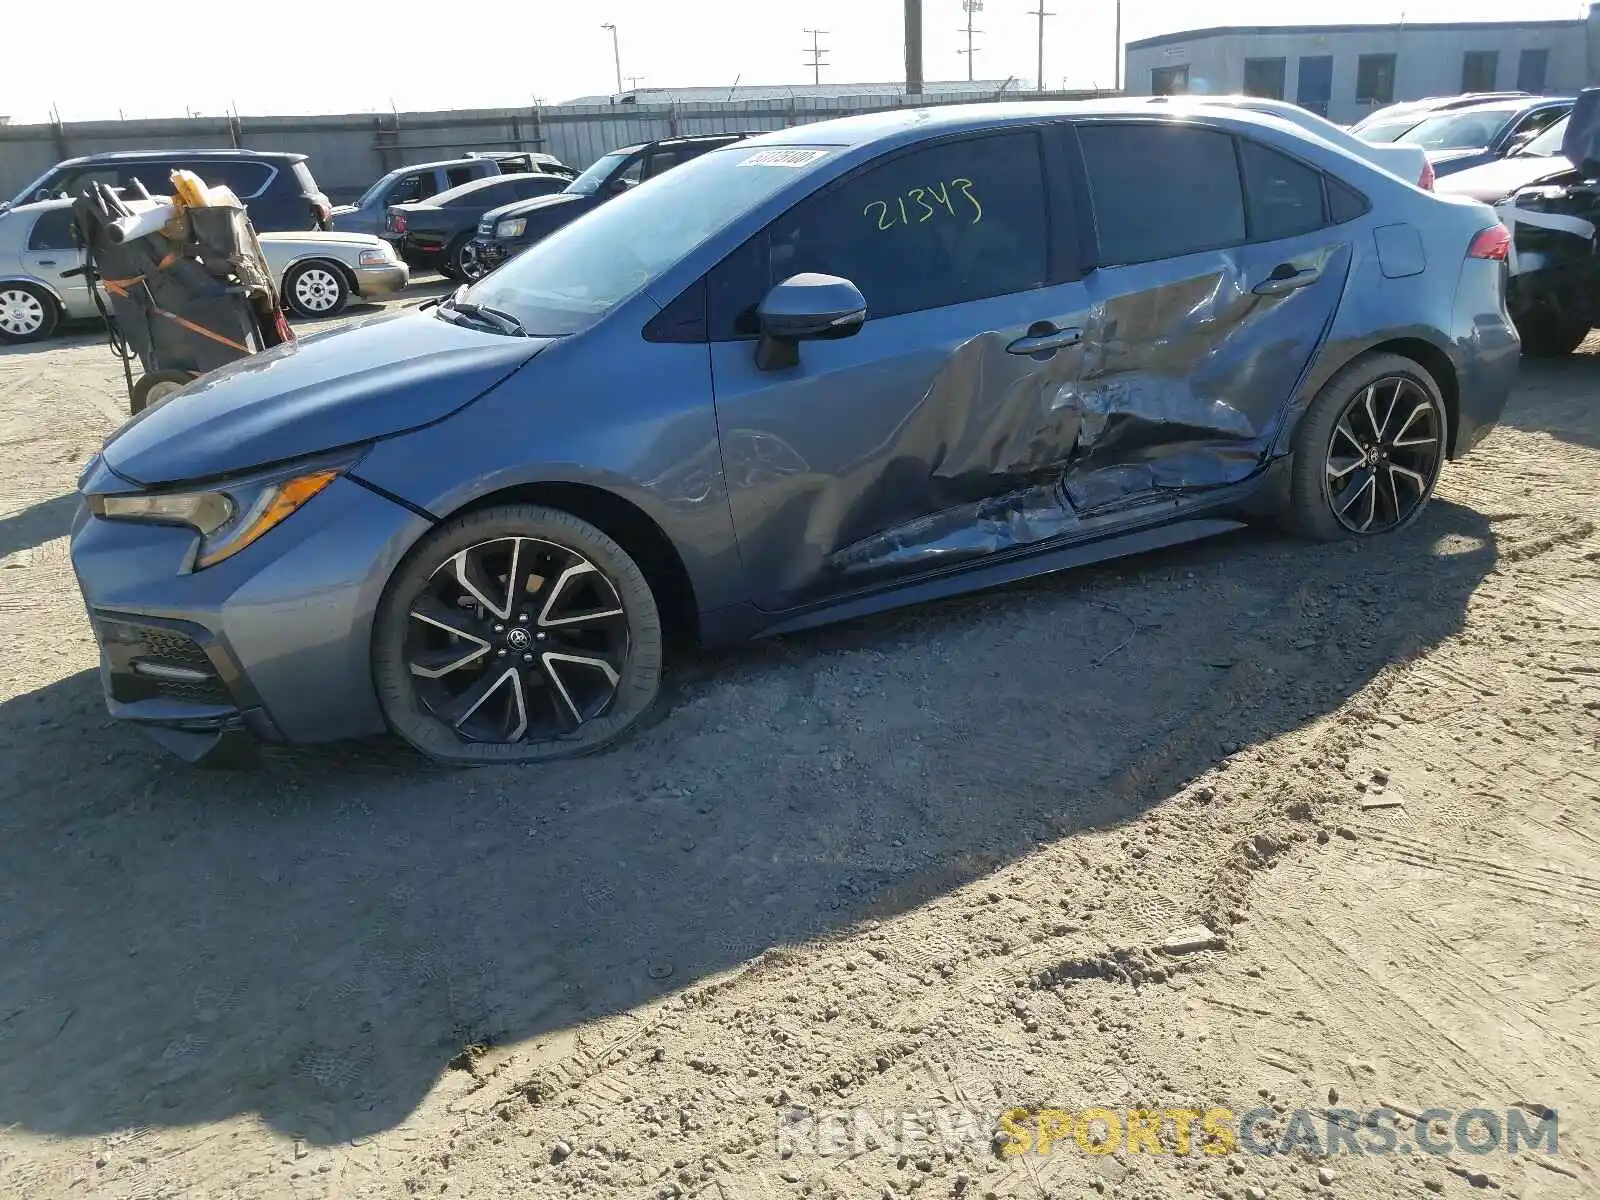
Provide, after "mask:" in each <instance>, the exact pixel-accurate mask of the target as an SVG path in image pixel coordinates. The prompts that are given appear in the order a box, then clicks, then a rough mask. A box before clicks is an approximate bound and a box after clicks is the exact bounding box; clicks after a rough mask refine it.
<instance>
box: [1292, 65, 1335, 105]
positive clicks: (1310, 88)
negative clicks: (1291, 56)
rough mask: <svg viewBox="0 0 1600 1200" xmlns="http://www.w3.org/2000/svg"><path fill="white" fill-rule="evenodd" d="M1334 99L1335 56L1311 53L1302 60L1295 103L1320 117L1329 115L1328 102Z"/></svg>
mask: <svg viewBox="0 0 1600 1200" xmlns="http://www.w3.org/2000/svg"><path fill="white" fill-rule="evenodd" d="M1332 99H1333V56H1332V55H1331V54H1311V55H1307V56H1306V57H1304V58H1302V59H1301V60H1300V84H1299V88H1298V89H1297V92H1296V95H1295V103H1297V104H1299V105H1300V107H1301V108H1303V109H1306V110H1307V111H1308V112H1314V113H1316V114H1317V116H1319V117H1325V116H1327V115H1328V102H1329V101H1330V100H1332Z"/></svg>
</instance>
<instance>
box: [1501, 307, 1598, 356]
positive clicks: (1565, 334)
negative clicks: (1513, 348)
mask: <svg viewBox="0 0 1600 1200" xmlns="http://www.w3.org/2000/svg"><path fill="white" fill-rule="evenodd" d="M1517 334H1518V336H1519V337H1521V338H1522V353H1523V354H1524V355H1526V356H1527V357H1528V358H1565V357H1566V356H1567V355H1569V354H1571V353H1572V352H1573V351H1574V350H1576V349H1577V348H1578V347H1579V346H1581V345H1583V341H1584V339H1585V338H1587V337H1588V336H1589V323H1588V322H1587V321H1585V320H1584V319H1583V318H1581V317H1579V318H1573V317H1568V316H1564V315H1562V314H1561V313H1554V312H1548V311H1540V312H1531V313H1528V314H1526V315H1525V316H1523V317H1522V318H1521V319H1519V320H1518V321H1517Z"/></svg>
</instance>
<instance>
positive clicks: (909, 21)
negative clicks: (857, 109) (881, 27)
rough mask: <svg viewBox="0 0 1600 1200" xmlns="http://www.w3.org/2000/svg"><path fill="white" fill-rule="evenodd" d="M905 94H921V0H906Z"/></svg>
mask: <svg viewBox="0 0 1600 1200" xmlns="http://www.w3.org/2000/svg"><path fill="white" fill-rule="evenodd" d="M1040 3H1043V0H1040ZM906 95H908V96H920V95H922V0H906Z"/></svg>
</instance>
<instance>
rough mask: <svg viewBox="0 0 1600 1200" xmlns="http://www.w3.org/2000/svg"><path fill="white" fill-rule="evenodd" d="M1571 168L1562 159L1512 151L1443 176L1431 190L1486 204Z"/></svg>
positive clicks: (1561, 173) (1562, 173)
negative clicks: (1494, 159) (1506, 154)
mask: <svg viewBox="0 0 1600 1200" xmlns="http://www.w3.org/2000/svg"><path fill="white" fill-rule="evenodd" d="M1570 170H1572V165H1571V164H1570V163H1569V162H1567V160H1566V159H1564V158H1558V157H1554V156H1552V157H1550V158H1537V157H1535V156H1533V155H1531V154H1522V155H1516V154H1514V155H1512V156H1511V157H1510V158H1502V159H1497V160H1496V161H1494V162H1487V163H1484V164H1483V165H1482V166H1480V167H1468V168H1467V169H1466V170H1465V171H1457V172H1456V173H1455V174H1454V175H1446V176H1445V177H1444V178H1443V179H1441V180H1439V181H1438V182H1437V183H1436V184H1434V190H1435V191H1438V192H1449V193H1451V194H1453V195H1457V196H1470V197H1471V198H1472V199H1474V200H1482V201H1483V202H1484V203H1485V204H1493V203H1494V202H1495V201H1497V200H1503V199H1504V198H1505V197H1507V196H1509V195H1510V194H1511V193H1512V192H1514V191H1516V190H1517V189H1518V188H1524V187H1527V186H1528V185H1529V184H1534V183H1538V182H1539V181H1540V180H1541V179H1546V178H1548V177H1550V176H1552V175H1564V174H1566V173H1567V172H1568V171H1570Z"/></svg>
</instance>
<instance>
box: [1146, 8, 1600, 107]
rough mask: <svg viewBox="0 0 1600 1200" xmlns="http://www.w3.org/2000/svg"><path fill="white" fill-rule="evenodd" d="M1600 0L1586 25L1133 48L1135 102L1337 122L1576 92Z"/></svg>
mask: <svg viewBox="0 0 1600 1200" xmlns="http://www.w3.org/2000/svg"><path fill="white" fill-rule="evenodd" d="M1597 52H1600V4H1597V5H1595V6H1593V7H1592V8H1591V9H1590V11H1589V16H1588V19H1587V20H1585V19H1582V18H1579V19H1576V20H1571V21H1477V22H1467V21H1463V22H1453V23H1430V24H1409V25H1408V24H1405V23H1403V22H1402V23H1398V24H1393V25H1258V26H1230V27H1221V28H1213V29H1195V30H1190V31H1188V32H1186V33H1168V34H1162V35H1161V36H1159V37H1150V38H1142V39H1140V40H1139V41H1134V42H1129V43H1128V44H1127V47H1126V65H1127V74H1126V79H1127V90H1128V91H1129V93H1130V94H1133V95H1157V96H1159V95H1170V94H1173V93H1179V92H1209V93H1213V94H1220V93H1238V92H1244V93H1248V94H1250V95H1255V96H1270V97H1272V98H1274V99H1279V100H1291V101H1294V102H1295V103H1297V104H1300V105H1303V106H1304V107H1305V108H1308V109H1310V110H1311V111H1313V112H1316V113H1320V114H1322V115H1323V116H1325V117H1328V118H1329V119H1331V120H1334V121H1338V122H1340V123H1341V124H1350V123H1352V122H1355V121H1359V120H1360V119H1361V118H1362V117H1364V116H1365V115H1366V114H1367V113H1369V112H1371V111H1372V110H1373V109H1375V108H1382V107H1383V106H1384V105H1386V104H1392V103H1394V102H1395V101H1399V100H1420V99H1422V98H1423V97H1425V96H1445V95H1454V94H1456V93H1458V92H1488V91H1509V90H1512V89H1516V90H1521V91H1529V92H1539V93H1548V94H1564V93H1572V92H1576V91H1577V90H1578V89H1580V88H1582V87H1585V86H1588V85H1589V84H1590V83H1591V82H1594V81H1597V72H1596V66H1597V64H1600V59H1597Z"/></svg>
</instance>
